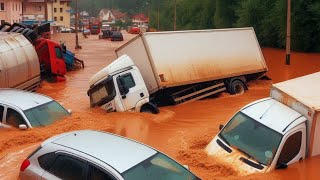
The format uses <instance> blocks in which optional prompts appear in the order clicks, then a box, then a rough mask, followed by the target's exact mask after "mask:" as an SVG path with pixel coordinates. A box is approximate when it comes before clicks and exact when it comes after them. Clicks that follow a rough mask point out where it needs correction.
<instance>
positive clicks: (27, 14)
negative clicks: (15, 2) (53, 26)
mask: <svg viewBox="0 0 320 180" xmlns="http://www.w3.org/2000/svg"><path fill="white" fill-rule="evenodd" d="M53 2H54V0H47V3H45V0H24V2H23V17H22V19H23V23H24V24H36V23H41V22H44V21H45V20H46V17H45V16H46V14H47V16H48V17H47V20H48V22H53V11H52V9H53ZM46 11H47V12H46Z"/></svg>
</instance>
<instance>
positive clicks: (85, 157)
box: [20, 130, 199, 180]
mask: <svg viewBox="0 0 320 180" xmlns="http://www.w3.org/2000/svg"><path fill="white" fill-rule="evenodd" d="M84 142H85V143H84ZM83 177H86V178H83ZM20 179H21V180H24V179H92V180H100V179H101V180H102V179H103V180H111V179H117V180H138V179H139V180H144V179H146V180H147V179H158V180H185V179H188V180H199V178H198V177H196V176H195V175H194V174H192V172H190V171H189V170H188V169H187V168H186V167H184V166H182V165H180V164H179V163H177V162H176V161H174V160H173V159H171V158H170V157H168V156H166V155H165V154H163V153H161V152H159V151H157V150H156V149H153V148H151V147H149V146H146V145H144V144H141V143H139V142H137V141H133V140H130V139H127V138H124V137H121V136H117V135H114V134H109V133H103V132H97V131H91V130H83V131H74V132H68V133H64V134H60V135H57V136H55V137H52V138H50V139H48V140H46V141H45V142H43V143H42V144H41V145H40V147H39V148H37V149H36V150H35V151H34V152H33V153H32V154H31V155H30V156H29V157H28V158H27V159H26V160H25V161H23V163H22V164H21V168H20Z"/></svg>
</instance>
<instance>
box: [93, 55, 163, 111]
mask: <svg viewBox="0 0 320 180" xmlns="http://www.w3.org/2000/svg"><path fill="white" fill-rule="evenodd" d="M89 84H90V89H89V90H88V96H89V97H90V105H91V107H96V106H100V107H101V108H103V109H104V110H106V111H107V112H115V111H117V112H124V111H135V112H151V113H158V112H159V110H158V108H157V107H156V106H155V105H154V104H152V103H151V102H150V101H149V92H148V89H147V87H146V85H145V83H144V81H143V78H142V76H141V73H140V71H139V69H138V68H137V67H136V66H135V65H134V63H133V61H132V60H131V59H130V57H128V56H127V55H123V56H121V57H119V58H118V59H117V60H116V61H114V62H113V63H111V64H110V65H108V66H107V67H105V68H104V69H102V70H101V71H99V72H98V73H97V74H95V75H94V76H93V77H91V78H90V80H89Z"/></svg>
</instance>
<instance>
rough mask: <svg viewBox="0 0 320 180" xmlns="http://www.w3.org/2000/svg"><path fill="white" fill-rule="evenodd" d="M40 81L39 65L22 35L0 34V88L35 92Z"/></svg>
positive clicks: (28, 43)
mask: <svg viewBox="0 0 320 180" xmlns="http://www.w3.org/2000/svg"><path fill="white" fill-rule="evenodd" d="M17 74H19V76H17ZM40 81H41V77H40V64H39V59H38V56H37V53H36V51H35V49H34V47H33V45H32V44H31V43H30V42H29V41H28V39H27V38H25V37H24V36H23V35H22V34H18V33H10V32H0V88H16V89H22V90H28V91H35V90H36V89H37V88H38V87H39V86H40Z"/></svg>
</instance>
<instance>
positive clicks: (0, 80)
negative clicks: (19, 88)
mask: <svg viewBox="0 0 320 180" xmlns="http://www.w3.org/2000/svg"><path fill="white" fill-rule="evenodd" d="M0 88H8V78H7V69H6V66H5V64H4V63H3V61H2V59H1V54H0Z"/></svg>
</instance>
